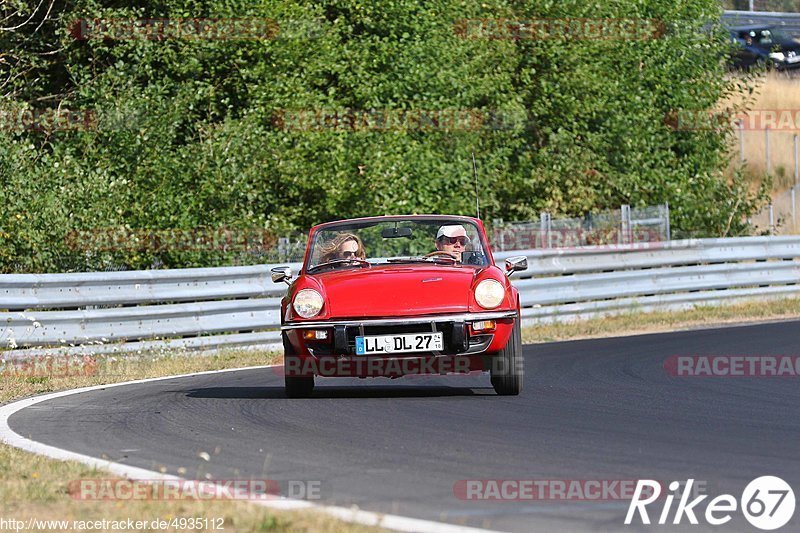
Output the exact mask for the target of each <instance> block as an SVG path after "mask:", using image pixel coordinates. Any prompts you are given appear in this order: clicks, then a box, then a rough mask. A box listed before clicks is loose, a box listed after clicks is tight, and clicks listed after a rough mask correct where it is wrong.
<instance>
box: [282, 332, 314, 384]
mask: <svg viewBox="0 0 800 533" xmlns="http://www.w3.org/2000/svg"><path fill="white" fill-rule="evenodd" d="M282 337H283V383H284V390H285V391H286V396H287V397H289V398H309V397H310V396H311V393H313V392H314V376H293V375H290V374H292V373H294V372H297V369H298V368H300V365H299V364H296V363H297V362H296V361H295V360H294V359H296V357H297V356H296V355H295V354H294V350H293V349H292V345H291V344H290V343H289V339H287V338H286V335H285V334H284V335H282Z"/></svg>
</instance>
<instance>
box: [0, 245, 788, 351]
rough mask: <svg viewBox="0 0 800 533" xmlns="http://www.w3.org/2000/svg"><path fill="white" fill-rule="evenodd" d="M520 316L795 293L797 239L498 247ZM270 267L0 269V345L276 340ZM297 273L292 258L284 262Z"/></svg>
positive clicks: (145, 346) (196, 345)
mask: <svg viewBox="0 0 800 533" xmlns="http://www.w3.org/2000/svg"><path fill="white" fill-rule="evenodd" d="M514 255H526V256H527V257H528V263H529V269H528V270H527V271H526V272H522V273H521V275H517V276H515V278H514V284H515V285H516V287H517V288H518V289H519V291H520V295H521V305H522V317H523V319H524V320H525V321H526V322H527V323H531V322H533V323H537V322H547V321H554V320H568V319H574V318H587V317H593V316H598V315H602V314H607V313H620V312H631V311H646V310H655V309H683V308H687V307H688V308H691V307H693V306H696V305H714V304H718V303H722V302H731V301H740V300H751V299H760V298H775V297H787V296H792V295H798V294H800V236H791V237H742V238H731V239H696V240H688V241H669V242H663V243H647V244H644V245H635V244H634V245H620V246H607V245H606V246H593V247H592V246H590V247H583V248H574V249H538V250H526V251H523V252H520V251H513V252H499V253H496V254H495V259H496V260H497V261H498V262H500V261H502V260H504V259H505V258H507V257H510V256H514ZM273 266H275V265H258V266H247V267H226V268H196V269H182V270H153V271H137V272H103V273H78V274H7V275H0V310H2V311H0V325H2V327H1V328H0V346H2V347H8V348H11V349H8V350H6V351H5V352H4V353H3V356H4V357H6V358H16V357H26V356H29V355H32V354H55V353H60V354H61V353H66V354H76V353H77V354H80V353H109V352H117V353H129V352H139V351H148V350H155V349H171V348H185V349H216V348H222V347H231V346H260V347H263V346H275V345H277V343H278V342H279V340H280V335H279V332H278V331H277V329H276V328H277V327H278V326H279V324H280V316H279V306H280V297H281V296H282V294H283V293H284V291H285V286H283V285H275V284H273V283H272V281H271V279H270V275H269V274H270V269H271V268H272V267H273ZM291 266H292V267H293V269H295V270H296V269H298V268H299V266H300V265H299V264H292V265H291Z"/></svg>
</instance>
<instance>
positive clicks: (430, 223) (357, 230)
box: [306, 218, 489, 272]
mask: <svg viewBox="0 0 800 533" xmlns="http://www.w3.org/2000/svg"><path fill="white" fill-rule="evenodd" d="M388 263H398V264H402V263H430V264H436V265H457V266H473V267H482V266H486V265H488V264H489V260H488V258H487V257H486V251H485V250H484V246H483V243H482V242H481V238H480V233H479V231H478V228H477V226H476V225H475V224H474V223H472V222H470V221H465V220H459V219H455V220H454V219H441V218H431V219H385V220H370V221H362V222H342V223H341V224H336V225H332V226H327V227H325V228H324V229H321V230H319V231H317V232H316V233H315V234H314V239H313V242H312V243H311V252H310V255H309V258H308V264H307V265H306V269H307V270H308V271H309V272H316V271H322V270H325V269H334V268H369V267H370V266H373V265H378V264H388Z"/></svg>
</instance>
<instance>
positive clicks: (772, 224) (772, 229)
mask: <svg viewBox="0 0 800 533" xmlns="http://www.w3.org/2000/svg"><path fill="white" fill-rule="evenodd" d="M769 234H770V235H775V211H774V209H773V208H772V202H770V204H769Z"/></svg>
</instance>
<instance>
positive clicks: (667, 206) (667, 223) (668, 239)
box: [664, 202, 672, 242]
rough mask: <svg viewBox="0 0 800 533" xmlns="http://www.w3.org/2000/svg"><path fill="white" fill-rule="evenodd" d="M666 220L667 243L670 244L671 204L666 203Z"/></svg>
mask: <svg viewBox="0 0 800 533" xmlns="http://www.w3.org/2000/svg"><path fill="white" fill-rule="evenodd" d="M664 218H665V219H666V226H667V242H669V241H671V240H672V236H671V235H670V228H669V202H664Z"/></svg>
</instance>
